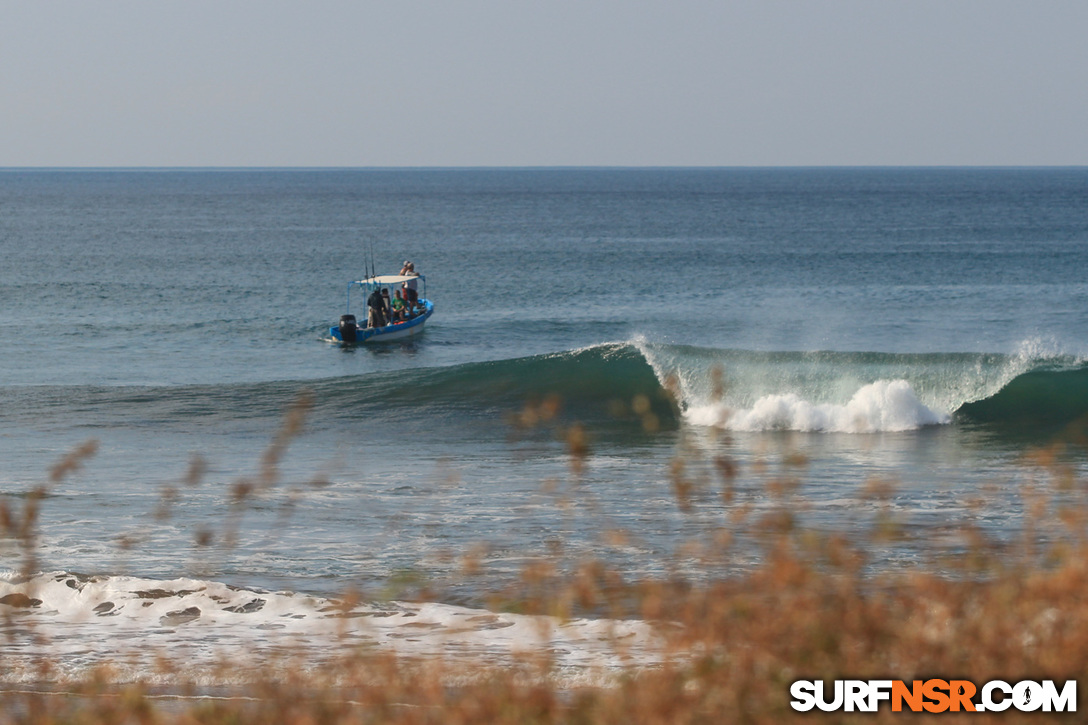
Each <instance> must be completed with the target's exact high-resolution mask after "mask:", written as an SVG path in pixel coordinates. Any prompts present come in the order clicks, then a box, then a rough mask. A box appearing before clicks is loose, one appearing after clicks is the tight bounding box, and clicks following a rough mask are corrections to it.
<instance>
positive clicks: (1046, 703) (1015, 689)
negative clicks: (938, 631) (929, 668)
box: [790, 679, 1077, 712]
mask: <svg viewBox="0 0 1088 725" xmlns="http://www.w3.org/2000/svg"><path fill="white" fill-rule="evenodd" d="M829 690H830V691H829V692H826V693H825V689H824V683H823V681H822V680H797V681H796V682H794V683H793V684H792V685H791V686H790V695H791V696H792V697H793V700H791V701H790V706H791V707H792V708H793V709H794V710H797V711H798V712H808V711H809V710H812V709H813V708H818V709H820V710H823V711H824V712H834V711H836V710H842V711H844V712H876V711H877V710H878V709H879V708H880V706H881V704H882V703H885V702H887V703H888V704H889V705H890V706H891V709H892V712H904V711H906V712H1003V711H1005V710H1008V709H1009V708H1010V707H1012V708H1015V709H1017V710H1019V711H1021V712H1035V711H1042V712H1076V711H1077V681H1076V680H1067V681H1066V682H1065V684H1064V685H1062V686H1061V688H1060V689H1059V687H1058V685H1057V684H1055V683H1054V681H1053V680H1042V681H1041V682H1035V681H1032V680H1024V681H1022V682H1017V683H1016V684H1009V683H1008V682H1005V681H1003V680H991V681H990V682H987V683H986V684H985V685H983V686H982V687H977V686H975V684H974V683H973V682H970V681H969V680H938V679H931V680H914V681H913V682H911V683H910V684H907V683H906V682H904V681H903V680H835V682H834V685H833V687H832V688H829Z"/></svg>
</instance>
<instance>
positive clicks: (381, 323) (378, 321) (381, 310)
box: [366, 288, 389, 327]
mask: <svg viewBox="0 0 1088 725" xmlns="http://www.w3.org/2000/svg"><path fill="white" fill-rule="evenodd" d="M382 292H385V294H386V295H388V294H389V291H388V290H386V289H384V288H380V289H376V290H374V291H373V292H371V293H370V296H369V297H367V298H366V306H367V308H368V311H369V314H368V316H367V323H366V325H367V327H385V319H386V317H385V308H386V305H387V304H389V300H388V299H387V298H386V297H382Z"/></svg>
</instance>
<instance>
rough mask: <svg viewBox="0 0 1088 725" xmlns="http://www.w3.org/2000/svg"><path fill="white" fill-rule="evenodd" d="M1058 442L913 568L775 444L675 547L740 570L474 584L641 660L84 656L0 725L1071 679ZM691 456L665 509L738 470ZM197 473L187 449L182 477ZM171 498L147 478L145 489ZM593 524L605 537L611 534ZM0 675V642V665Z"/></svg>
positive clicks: (446, 717) (1080, 600) (566, 706)
mask: <svg viewBox="0 0 1088 725" xmlns="http://www.w3.org/2000/svg"><path fill="white" fill-rule="evenodd" d="M631 407H632V409H633V410H634V411H635V412H636V413H637V412H638V411H639V409H640V408H644V407H645V406H644V405H643V404H642V403H641V402H639V401H635V403H634V405H632V406H631ZM305 408H306V405H305V403H304V402H303V403H302V404H300V405H299V406H298V408H297V409H296V410H294V411H292V412H291V413H290V414H289V415H288V417H287V422H286V423H285V427H284V431H282V432H281V434H280V435H277V437H276V439H275V440H274V441H273V444H272V445H271V446H270V448H269V451H267V452H266V454H265V457H264V458H263V459H262V467H261V474H260V475H259V476H257V477H256V478H254V479H253V480H249V481H240V482H239V483H238V485H237V486H235V488H234V489H233V496H234V497H235V498H234V501H233V502H232V505H235V506H238V507H239V510H241V507H243V506H244V504H245V501H246V499H247V498H248V497H252V496H255V495H258V493H259V492H260V490H262V488H267V487H269V486H273V485H275V483H276V474H275V465H276V462H277V461H278V460H279V457H280V456H281V455H282V454H283V449H284V447H285V446H286V445H287V442H288V441H289V440H290V438H291V436H292V435H294V434H295V433H296V432H297V430H298V429H299V427H300V426H301V424H302V417H303V416H304V413H305ZM555 408H556V404H555V402H554V401H545V403H543V404H541V405H539V406H537V407H527V409H526V411H525V412H523V413H522V415H521V416H520V417H521V418H522V419H526V420H529V421H530V422H531V424H532V425H539V424H541V423H542V422H544V423H546V422H548V421H549V420H551V419H552V418H553V417H554V413H555ZM643 412H645V411H643ZM652 424H653V421H652V420H651V421H649V422H648V423H647V427H648V428H649V427H650V426H652ZM557 430H558V431H560V433H561V435H562V436H563V440H564V441H565V444H566V445H567V451H568V454H569V456H570V461H571V476H572V477H577V476H578V475H579V474H580V471H581V470H582V467H583V466H584V465H585V463H586V461H587V459H588V458H589V457H590V456H591V455H592V441H591V440H590V438H589V436H588V435H587V433H586V431H584V430H582V429H581V428H580V427H578V426H576V425H569V426H566V427H558V428H557ZM1070 440H1073V441H1074V444H1076V441H1075V439H1070ZM1066 445H1069V443H1068V441H1067V442H1066V443H1065V444H1055V445H1054V446H1053V447H1051V448H1047V449H1044V450H1039V451H1034V452H1032V453H1031V454H1030V455H1028V456H1026V457H1025V459H1024V461H1023V465H1024V466H1025V467H1027V468H1028V469H1030V470H1031V471H1032V475H1031V476H1030V477H1029V478H1030V480H1031V482H1032V484H1031V487H1030V490H1025V491H1024V492H1023V494H1022V499H1023V505H1024V518H1023V521H1024V524H1023V530H1022V531H1021V532H1019V535H1018V536H1013V537H1011V538H1009V537H1005V538H1003V539H1002V540H996V539H992V538H990V537H989V536H987V535H986V533H985V532H984V531H982V530H981V529H979V528H978V527H977V526H976V525H974V524H973V523H971V522H970V521H964V522H957V523H955V525H954V526H951V527H950V528H951V529H953V530H954V536H953V537H951V539H950V541H951V543H948V542H949V540H942V542H941V543H939V544H938V543H937V542H936V541H935V542H934V543H933V547H932V551H931V552H930V553H931V556H929V557H927V558H926V559H925V560H924V563H917V564H910V565H903V566H898V567H895V568H891V569H884V568H874V567H872V566H871V563H872V562H871V552H872V551H873V550H875V549H879V548H881V547H887V546H889V545H894V543H895V542H896V541H897V540H900V539H906V538H910V537H912V536H916V534H912V533H911V532H910V531H908V530H905V528H904V527H902V526H901V525H899V524H898V523H897V522H896V520H895V518H894V516H893V515H892V514H891V513H888V514H887V515H881V514H879V513H878V515H877V516H875V517H874V519H873V523H872V527H871V529H870V531H868V533H867V534H866V535H865V536H857V535H852V536H849V537H848V536H846V535H843V534H839V533H835V532H827V531H815V530H810V529H806V528H805V527H804V526H802V525H801V524H800V523H799V522H800V521H801V520H803V516H801V515H800V512H801V510H802V509H803V507H804V501H803V498H802V497H801V493H800V491H801V490H802V489H803V487H802V486H800V481H801V480H803V476H804V465H805V462H804V460H803V458H801V457H799V456H788V455H787V456H784V457H783V461H782V465H781V466H780V468H779V469H778V470H779V471H780V472H781V473H780V475H779V474H776V475H774V476H771V477H770V478H769V479H767V481H766V482H765V483H764V484H761V485H762V494H761V495H762V496H763V497H765V500H767V501H770V502H771V503H772V505H770V506H769V507H768V506H765V507H761V508H760V509H758V511H748V512H743V513H741V514H739V515H737V516H735V517H734V518H733V519H732V520H731V521H729V522H727V523H725V524H723V526H722V527H721V529H720V530H719V532H718V534H717V535H716V536H713V537H711V539H710V540H708V541H702V542H696V543H695V545H694V549H693V551H691V552H687V555H689V556H697V557H700V558H702V559H704V560H705V561H706V562H708V566H707V569H708V570H710V571H713V570H714V567H713V562H715V561H727V560H728V559H729V558H730V556H731V555H732V552H734V551H735V549H736V547H737V545H738V537H740V536H741V535H743V536H745V537H747V539H748V540H750V541H754V542H755V543H756V545H757V546H758V548H759V551H760V557H759V563H758V565H756V566H754V567H752V568H750V569H748V570H747V571H745V572H743V573H739V574H737V573H733V574H730V575H728V576H726V575H722V576H720V577H716V576H711V577H709V578H702V579H700V580H699V581H691V580H686V579H685V578H683V577H682V576H679V575H677V576H675V577H673V578H670V579H667V580H654V581H631V580H630V579H629V578H628V577H627V576H625V575H624V573H623V572H619V571H614V570H612V569H610V568H609V566H608V565H607V564H606V563H605V562H604V561H603V560H583V561H579V562H573V563H571V562H566V561H561V560H559V559H560V558H561V556H562V555H561V554H556V559H555V560H552V559H547V558H544V559H540V560H535V561H533V562H531V563H529V564H528V565H526V567H525V569H524V572H523V575H522V577H521V580H520V581H519V582H516V583H512V584H511V585H510V586H509V587H508V588H506V589H504V590H503V591H501V592H495V593H494V604H495V606H496V607H505V608H514V609H516V610H518V611H523V612H530V613H542V614H549V615H554V616H558V617H560V618H564V617H575V616H602V617H617V618H637V619H641V620H644V621H647V622H651V623H654V625H655V626H656V627H657V629H658V631H659V634H660V636H661V637H662V638H663V640H664V641H665V642H666V646H665V657H664V658H663V661H662V662H661V663H660V664H657V665H654V666H649V667H642V668H632V669H631V670H630V671H627V672H623V673H620V674H617V675H616V676H615V677H614V678H613V680H612V681H611V682H609V683H606V684H599V685H594V686H576V687H571V686H569V685H561V684H559V683H558V681H557V679H556V678H555V677H554V676H553V675H554V663H553V662H552V661H551V660H550V659H549V656H548V654H547V652H544V651H541V652H536V653H531V654H526V655H525V657H524V658H523V660H522V661H521V662H520V663H519V664H518V665H517V666H504V667H496V666H489V665H486V664H480V665H478V666H472V667H471V670H472V671H471V672H466V667H468V666H467V665H466V663H465V662H463V661H462V662H455V661H442V660H440V659H433V660H419V659H407V658H397V657H396V656H394V655H392V654H390V653H387V652H375V651H373V650H371V651H366V652H363V651H360V652H356V653H352V654H349V655H345V656H343V657H342V658H340V659H338V660H337V661H336V662H335V663H334V664H331V665H330V666H329V667H328V668H325V669H323V670H321V671H320V672H317V673H315V672H309V673H305V674H304V672H305V671H304V670H302V669H299V670H298V671H291V670H290V669H287V670H284V669H282V668H278V669H276V670H275V672H276V674H274V675H272V674H269V675H267V676H259V675H255V676H253V678H252V679H251V680H250V681H248V682H247V683H246V684H239V685H236V686H231V687H225V688H220V689H215V690H209V689H208V688H203V689H201V688H198V687H197V686H195V685H193V684H190V683H186V682H184V681H183V680H179V681H178V682H177V684H176V686H175V687H172V688H171V689H170V690H169V691H163V690H161V689H155V688H152V687H150V686H149V685H147V684H146V683H140V682H136V683H131V682H127V683H118V682H114V681H113V680H112V679H111V676H110V671H109V668H108V667H102V668H100V669H99V670H98V671H96V672H94V673H93V674H91V675H89V676H88V677H87V679H86V680H85V681H84V682H82V683H80V684H78V685H75V686H71V685H65V686H64V688H63V691H61V690H59V689H58V688H57V687H56V686H50V685H49V684H48V683H47V682H45V681H44V680H43V683H42V684H41V685H40V686H34V685H18V686H16V685H10V684H7V685H0V689H2V691H0V723H2V724H3V725H7V724H8V723H88V724H90V723H103V724H105V723H109V724H115V723H141V724H144V723H208V724H213V723H214V724H219V723H222V724H227V723H231V724H233V723H298V724H303V723H552V722H555V723H560V722H562V723H568V722H569V723H701V722H706V723H778V722H786V721H795V720H796V721H805V720H812V719H821V718H822V719H826V720H829V721H833V722H840V721H864V722H889V721H894V720H897V719H902V718H907V719H908V720H909V719H911V718H916V717H918V716H913V715H910V714H906V713H893V712H891V711H890V708H889V707H888V706H887V704H886V703H885V705H884V706H883V707H882V708H881V710H880V711H879V712H877V713H852V714H848V713H829V714H823V713H819V712H812V713H797V712H794V711H793V710H791V708H790V705H789V701H790V699H791V697H790V694H789V689H790V683H792V682H793V681H795V680H798V679H806V680H817V679H819V680H824V681H831V680H836V679H901V680H906V681H910V680H913V679H928V678H931V677H938V678H945V679H948V678H962V679H969V680H971V681H973V682H976V683H984V682H986V681H989V680H993V679H1002V680H1005V681H1008V682H1016V681H1018V680H1023V679H1031V680H1043V679H1051V680H1055V681H1065V680H1073V679H1075V680H1081V679H1083V678H1084V676H1085V675H1088V606H1086V604H1085V600H1086V598H1088V482H1086V481H1084V480H1081V478H1080V477H1079V476H1078V475H1077V474H1076V472H1075V471H1074V469H1073V468H1072V467H1071V466H1070V465H1069V464H1068V463H1067V459H1066V457H1065V455H1064V452H1065V450H1066V449H1065V447H1064V446H1066ZM93 453H94V447H93V445H87V446H84V447H82V448H80V449H78V450H76V451H74V452H73V453H72V454H71V455H70V456H69V457H67V458H66V459H65V460H63V461H61V462H59V463H58V464H57V466H55V467H54V468H53V469H52V471H51V473H50V475H49V481H48V483H45V484H42V485H41V486H40V487H38V488H36V489H34V490H32V491H30V492H28V493H27V495H25V496H23V497H22V498H21V499H20V500H19V501H15V500H13V499H3V500H2V501H0V503H2V506H0V544H5V545H6V547H7V548H5V549H4V552H3V553H4V554H5V556H15V555H17V556H18V557H19V559H20V560H21V563H20V567H21V568H22V570H23V571H25V572H27V573H32V572H34V571H36V570H37V560H36V557H35V554H34V551H35V546H36V541H35V536H36V534H35V531H36V528H35V522H36V519H37V516H38V509H39V507H40V505H42V504H43V502H44V501H45V499H46V494H47V493H48V490H49V488H50V486H53V485H56V484H57V483H58V482H59V481H60V480H61V479H63V477H64V476H66V475H68V474H69V473H71V472H72V471H74V470H76V469H78V467H79V465H80V463H81V461H82V460H83V459H85V458H86V457H88V456H90V455H93ZM699 456H700V454H699V452H698V451H697V450H695V449H692V448H687V447H683V446H681V449H680V451H679V452H678V454H677V458H676V460H675V461H674V462H673V465H672V467H671V469H670V470H669V471H666V472H663V478H665V479H668V481H669V482H670V485H671V486H672V489H673V492H674V496H675V501H676V505H678V506H679V507H681V509H682V510H683V509H684V507H686V506H689V505H690V500H691V497H692V496H696V495H706V494H707V492H711V493H713V494H714V495H718V496H721V497H722V498H723V499H724V500H729V499H730V498H731V497H733V496H735V495H736V490H737V489H738V487H739V486H742V485H743V479H744V476H745V474H746V472H745V471H742V470H740V469H739V467H738V466H737V465H736V464H735V463H734V462H732V461H731V460H729V459H728V458H725V457H721V456H717V457H711V458H710V459H707V460H701V459H700V458H699ZM199 475H200V466H199V463H198V462H194V470H193V471H191V472H190V478H194V479H195V478H198V477H199ZM893 491H894V486H893V484H892V483H890V482H886V481H875V480H874V481H872V482H870V484H869V486H868V487H867V488H866V490H865V491H864V492H862V496H863V497H867V498H868V499H870V500H871V501H873V502H874V505H875V506H876V509H877V510H878V512H879V511H880V510H881V508H880V506H881V502H882V501H885V500H887V499H888V498H889V497H890V496H891V495H892V493H893ZM176 495H178V494H177V492H168V493H164V499H165V498H168V497H169V496H176ZM229 534H230V532H226V533H225V534H224V535H223V536H224V537H229ZM602 536H608V537H611V538H613V539H622V537H623V536H624V532H607V533H602ZM465 562H466V564H465V568H466V575H471V573H472V569H473V568H474V567H478V566H480V565H481V564H480V562H478V561H475V560H474V558H473V553H472V552H466V553H465ZM13 609H14V608H13V607H12V606H5V605H0V618H3V625H4V628H5V630H6V631H7V632H8V635H7V636H9V637H10V636H11V635H10V633H11V631H12V629H13V628H15V627H18V626H21V625H20V624H19V621H18V619H17V618H16V617H14V616H13V614H12V610H13ZM617 646H619V645H618V644H617ZM2 651H3V640H0V652H2ZM164 666H165V667H169V664H168V663H164ZM4 669H5V666H4V663H3V659H2V657H0V677H2V675H3V674H4ZM272 671H273V670H272V669H271V668H270V669H269V672H272ZM943 717H945V718H955V717H963V715H959V716H956V715H948V714H946V715H944V716H943ZM1054 717H1057V718H1060V719H1061V718H1068V717H1070V716H1062V715H1054V714H1043V713H1019V712H1016V711H1015V710H1009V711H1006V712H1003V713H985V714H983V713H974V714H972V715H971V721H972V722H980V723H981V722H990V721H993V722H1002V723H1009V722H1019V721H1021V720H1025V721H1026V720H1029V719H1030V720H1033V721H1035V720H1038V719H1040V718H1054ZM1072 717H1073V718H1075V717H1076V715H1075V714H1074V715H1073V716H1072Z"/></svg>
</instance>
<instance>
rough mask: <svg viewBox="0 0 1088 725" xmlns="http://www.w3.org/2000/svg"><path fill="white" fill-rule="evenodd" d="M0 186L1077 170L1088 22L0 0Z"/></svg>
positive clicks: (607, 3)
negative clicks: (101, 178) (833, 170)
mask: <svg viewBox="0 0 1088 725" xmlns="http://www.w3.org/2000/svg"><path fill="white" fill-rule="evenodd" d="M0 134H2V135H0V139H2V145H0V166H507V165H517V166H522V165H532V166H537V165H624V166H628V165H635V166H642V165H654V166H657V165H681V166H687V165H713V166H718V165H725V166H732V165H744V166H748V165H869V164H880V165H885V164H889V165H899V164H908V165H913V164H924V165H930V164H935V165H949V164H951V165H961V164H965V165H976V164H981V165H992V164H997V165H1020V164H1028V165H1036V164H1040V165H1050V164H1059V165H1063V164H1088V2H1086V1H1085V0H1072V1H1068V2H1054V1H1051V0H1034V1H1032V2H1026V1H1025V2H1009V1H1005V0H963V1H957V0H909V1H908V0H903V1H899V2H885V1H882V0H864V1H861V0H858V1H845V0H824V1H822V0H807V1H806V0H792V1H789V2H787V1H783V0H751V1H748V2H733V1H731V0H663V1H661V2H649V1H643V0H534V1H529V0H494V1H491V0H445V1H441V0H388V1H382V2H371V1H367V0H355V1H352V2H347V1H345V2H331V1H329V2H326V1H323V0H305V1H303V0H297V1H293V2H288V1H277V0H259V1H252V2H250V1H246V2H232V1H231V0H214V1H206V0H184V1H181V2H175V1H173V0H138V1H137V0H133V1H131V2H118V1H115V0H100V1H92V0H78V1H77V0H19V1H18V2H13V1H9V0H0Z"/></svg>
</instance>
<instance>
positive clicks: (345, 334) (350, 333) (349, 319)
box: [340, 315, 359, 342]
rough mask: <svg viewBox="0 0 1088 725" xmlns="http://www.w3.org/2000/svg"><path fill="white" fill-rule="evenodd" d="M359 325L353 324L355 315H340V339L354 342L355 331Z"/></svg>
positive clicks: (355, 337)
mask: <svg viewBox="0 0 1088 725" xmlns="http://www.w3.org/2000/svg"><path fill="white" fill-rule="evenodd" d="M358 329H359V327H358V325H356V324H355V315H340V339H341V340H343V341H344V342H355V340H356V339H357V335H356V332H357V331H358Z"/></svg>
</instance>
